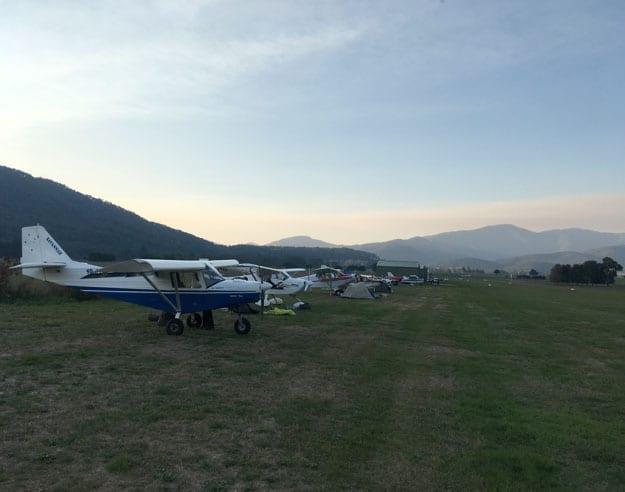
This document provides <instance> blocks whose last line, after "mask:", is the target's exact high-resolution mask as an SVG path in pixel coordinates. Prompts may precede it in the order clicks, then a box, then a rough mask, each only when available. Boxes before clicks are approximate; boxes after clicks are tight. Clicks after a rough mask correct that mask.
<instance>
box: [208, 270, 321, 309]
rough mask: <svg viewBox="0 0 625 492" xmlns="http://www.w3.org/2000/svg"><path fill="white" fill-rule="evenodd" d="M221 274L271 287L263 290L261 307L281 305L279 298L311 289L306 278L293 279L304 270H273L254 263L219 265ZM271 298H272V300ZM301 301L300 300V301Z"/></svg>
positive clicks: (259, 302)
mask: <svg viewBox="0 0 625 492" xmlns="http://www.w3.org/2000/svg"><path fill="white" fill-rule="evenodd" d="M217 269H218V270H219V273H221V274H222V275H224V276H225V277H227V278H229V277H232V278H240V279H244V280H254V281H257V282H265V283H268V284H270V285H271V287H269V288H267V289H263V291H264V295H265V297H264V298H263V299H261V300H260V301H258V302H257V303H256V304H258V305H259V306H261V307H264V306H270V305H273V304H280V302H278V301H277V299H279V298H277V296H283V295H290V296H296V295H297V294H299V293H300V292H304V291H306V290H308V289H309V288H310V284H311V282H310V281H308V280H306V279H305V278H296V277H292V276H291V275H290V274H291V273H295V272H305V271H306V270H305V269H304V268H282V269H280V268H271V267H266V266H261V265H255V264H252V263H239V264H238V265H218V266H217ZM269 296H272V298H271V299H270V298H269ZM298 300H299V299H298Z"/></svg>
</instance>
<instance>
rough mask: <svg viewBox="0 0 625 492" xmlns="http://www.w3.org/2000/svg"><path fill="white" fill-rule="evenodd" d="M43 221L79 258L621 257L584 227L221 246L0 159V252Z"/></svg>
mask: <svg viewBox="0 0 625 492" xmlns="http://www.w3.org/2000/svg"><path fill="white" fill-rule="evenodd" d="M37 223H39V224H42V225H44V226H45V227H46V228H47V229H48V231H49V232H50V233H51V234H52V235H54V237H55V238H56V239H57V240H58V241H59V242H60V243H61V244H62V245H63V247H64V249H66V251H67V252H68V253H69V254H70V255H72V256H75V257H76V258H81V259H92V260H94V261H96V260H97V259H101V260H104V259H117V260H121V259H126V258H147V257H156V258H159V257H160V258H181V259H182V258H185V259H188V258H199V257H207V258H213V259H219V258H232V257H234V258H239V259H240V260H242V261H249V262H253V263H260V264H264V265H270V266H283V267H300V266H309V265H310V266H316V265H319V264H322V263H326V264H341V265H345V264H352V263H355V264H364V265H371V264H373V263H374V262H375V261H376V259H377V258H378V257H379V258H382V259H388V260H410V261H419V262H421V264H423V265H428V266H431V267H441V268H446V267H468V268H473V269H480V270H484V271H492V270H494V269H497V268H498V269H503V270H506V271H510V272H515V271H529V270H530V269H532V268H534V269H536V270H537V271H539V272H544V273H547V272H548V271H549V270H550V269H551V267H552V266H553V265H554V264H555V263H581V262H583V261H585V260H587V259H593V260H601V259H602V258H603V257H604V256H610V257H611V258H614V259H615V260H616V261H618V262H619V263H621V264H625V233H623V234H617V233H605V232H597V231H591V230H586V229H561V230H550V231H544V232H532V231H529V230H527V229H522V228H520V227H516V226H514V225H509V224H504V225H494V226H487V227H482V228H480V229H474V230H467V231H454V232H445V233H442V234H435V235H430V236H415V237H412V238H410V239H394V240H391V241H386V242H377V243H366V244H354V245H335V244H331V243H329V242H325V241H320V240H318V239H312V238H310V237H308V236H295V237H291V238H285V239H281V240H280V241H274V242H273V243H269V244H268V245H265V246H257V245H249V244H248V245H236V246H225V245H220V244H217V243H214V242H211V241H208V240H205V239H202V238H199V237H197V236H194V235H192V234H189V233H187V232H184V231H180V230H176V229H173V228H171V227H167V226H165V225H162V224H158V223H155V222H150V221H147V220H145V219H143V218H142V217H140V216H138V215H137V214H134V213H133V212H131V211H128V210H125V209H123V208H121V207H118V206H116V205H114V204H112V203H108V202H105V201H103V200H100V199H98V198H94V197H91V196H88V195H84V194H82V193H79V192H77V191H75V190H72V189H70V188H68V187H66V186H64V185H62V184H60V183H56V182H54V181H51V180H48V179H45V178H35V177H33V176H31V175H29V174H27V173H25V172H23V171H19V170H16V169H12V168H9V167H5V166H0V257H3V256H19V255H20V251H21V246H20V242H21V240H20V229H21V227H22V226H25V225H33V224H37Z"/></svg>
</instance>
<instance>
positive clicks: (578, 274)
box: [549, 256, 623, 285]
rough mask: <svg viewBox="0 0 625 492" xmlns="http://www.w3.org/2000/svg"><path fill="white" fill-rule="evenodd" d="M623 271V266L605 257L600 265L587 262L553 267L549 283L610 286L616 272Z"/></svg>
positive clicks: (591, 261)
mask: <svg viewBox="0 0 625 492" xmlns="http://www.w3.org/2000/svg"><path fill="white" fill-rule="evenodd" d="M621 270H623V265H621V264H620V263H618V262H617V261H615V260H613V259H612V258H610V257H608V256H606V257H605V258H603V260H602V261H601V263H599V262H597V261H595V260H588V261H585V262H584V263H576V264H574V265H568V264H567V265H561V264H559V263H558V264H557V265H554V266H553V268H552V269H551V272H550V274H549V280H550V281H551V282H559V283H567V284H605V285H611V284H613V283H614V279H615V278H616V272H620V271H621Z"/></svg>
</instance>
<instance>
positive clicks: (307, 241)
mask: <svg viewBox="0 0 625 492" xmlns="http://www.w3.org/2000/svg"><path fill="white" fill-rule="evenodd" d="M267 246H292V247H298V248H301V247H305V248H336V247H338V245H336V244H331V243H326V242H325V241H320V240H319V239H313V238H312V237H310V236H291V237H285V238H284V239H279V240H278V241H273V242H271V243H268V244H267Z"/></svg>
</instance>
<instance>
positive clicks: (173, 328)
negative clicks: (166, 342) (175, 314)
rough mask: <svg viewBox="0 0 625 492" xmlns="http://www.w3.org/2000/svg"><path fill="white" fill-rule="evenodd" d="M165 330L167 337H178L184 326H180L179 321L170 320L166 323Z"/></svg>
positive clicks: (180, 322)
mask: <svg viewBox="0 0 625 492" xmlns="http://www.w3.org/2000/svg"><path fill="white" fill-rule="evenodd" d="M165 330H166V331H167V334H168V335H171V336H175V337H177V336H180V335H182V332H183V331H184V325H183V324H182V321H180V320H179V319H176V318H174V319H170V320H169V321H168V322H167V326H166V327H165Z"/></svg>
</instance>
